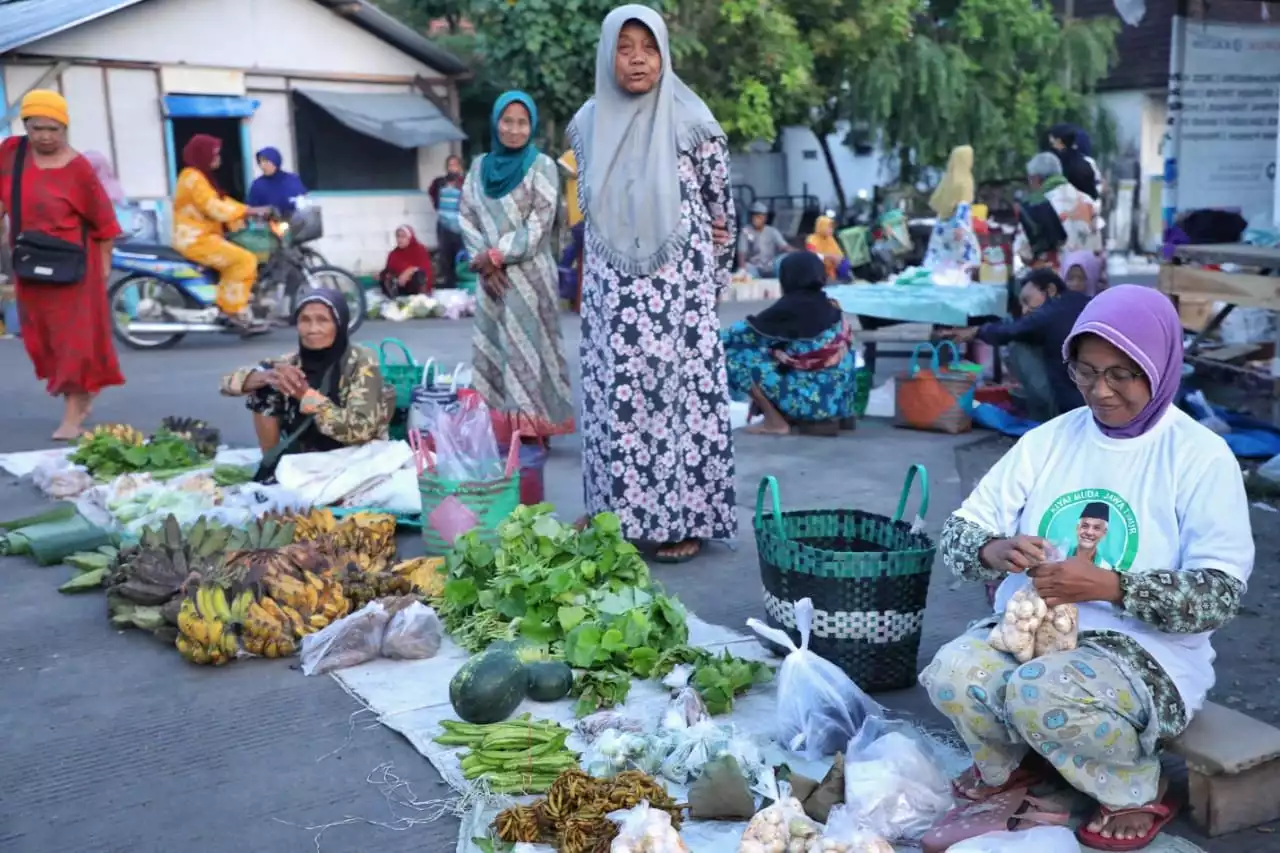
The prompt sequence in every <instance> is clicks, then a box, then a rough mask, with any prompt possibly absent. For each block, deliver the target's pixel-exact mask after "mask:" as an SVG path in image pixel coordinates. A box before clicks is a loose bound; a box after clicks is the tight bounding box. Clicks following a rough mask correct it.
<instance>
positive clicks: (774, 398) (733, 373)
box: [722, 320, 857, 423]
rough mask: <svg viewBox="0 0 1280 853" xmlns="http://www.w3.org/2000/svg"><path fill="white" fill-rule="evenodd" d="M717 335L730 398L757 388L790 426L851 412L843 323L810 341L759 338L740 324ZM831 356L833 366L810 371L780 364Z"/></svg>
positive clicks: (852, 357)
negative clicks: (830, 353) (721, 343)
mask: <svg viewBox="0 0 1280 853" xmlns="http://www.w3.org/2000/svg"><path fill="white" fill-rule="evenodd" d="M722 337H723V339H724V348H725V353H726V355H727V360H728V370H729V390H730V391H732V392H733V393H734V395H735V396H738V397H744V396H746V395H748V394H750V393H751V388H752V386H759V388H760V390H761V392H762V393H763V394H764V396H765V398H766V399H768V400H769V402H771V403H773V405H774V406H776V407H777V408H778V411H779V412H781V413H782V415H783V417H785V418H786V419H787V420H788V421H789V422H791V423H818V422H819V421H828V420H834V419H837V418H847V417H850V416H852V415H853V414H854V392H855V391H856V386H857V361H856V360H857V354H856V353H854V351H853V350H852V349H851V348H850V347H849V346H848V343H847V342H846V341H847V337H848V330H847V328H846V326H845V324H844V323H843V322H841V323H838V324H836V325H834V326H832V327H831V328H830V329H827V330H826V331H825V332H823V333H822V334H821V335H818V336H817V337H816V338H812V339H810V340H807V341H789V340H785V339H782V338H771V337H768V336H766V335H762V334H760V333H759V332H757V331H756V330H755V329H754V328H752V327H751V324H750V323H748V322H746V321H745V320H743V321H741V322H738V323H734V324H733V325H732V326H730V327H729V328H727V329H725V330H724V332H723V334H722ZM832 350H834V352H833V356H832V358H833V360H835V364H833V365H830V366H827V367H821V368H818V369H812V370H803V369H797V368H795V367H791V366H788V365H787V364H785V363H784V362H785V361H790V360H793V359H795V358H797V357H799V358H803V357H805V356H811V355H813V354H814V353H819V352H828V351H832Z"/></svg>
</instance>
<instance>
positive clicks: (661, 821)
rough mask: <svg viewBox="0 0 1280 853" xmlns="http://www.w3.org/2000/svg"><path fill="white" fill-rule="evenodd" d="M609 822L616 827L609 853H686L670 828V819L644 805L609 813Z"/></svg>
mask: <svg viewBox="0 0 1280 853" xmlns="http://www.w3.org/2000/svg"><path fill="white" fill-rule="evenodd" d="M609 820H611V821H613V822H614V823H616V824H618V834H617V836H615V837H614V839H613V843H612V844H610V845H609V853H689V848H688V846H686V845H685V843H684V842H683V841H681V840H680V833H679V832H676V828H675V827H674V826H672V825H671V815H669V814H667V813H666V812H664V811H662V810H661V809H655V808H650V807H649V804H648V803H647V802H644V801H641V802H640V803H639V804H637V805H636V806H635V808H630V809H625V810H623V811H618V812H613V813H611V814H610V815H609Z"/></svg>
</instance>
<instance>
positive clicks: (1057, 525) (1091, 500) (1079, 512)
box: [1039, 489, 1138, 572]
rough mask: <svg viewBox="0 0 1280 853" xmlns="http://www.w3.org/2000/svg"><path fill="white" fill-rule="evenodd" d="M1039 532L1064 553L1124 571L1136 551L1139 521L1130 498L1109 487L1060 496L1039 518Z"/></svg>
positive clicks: (1104, 567)
mask: <svg viewBox="0 0 1280 853" xmlns="http://www.w3.org/2000/svg"><path fill="white" fill-rule="evenodd" d="M1039 535H1040V536H1043V537H1044V538H1045V539H1048V540H1049V541H1050V542H1051V543H1052V544H1053V545H1054V546H1055V547H1056V548H1057V549H1058V550H1059V551H1061V552H1062V554H1063V555H1064V556H1067V557H1083V558H1085V559H1086V560H1089V561H1090V562H1092V563H1093V564H1094V565H1095V566H1098V567H1099V568H1102V569H1112V570H1114V571H1120V572H1127V571H1128V570H1129V569H1130V568H1132V567H1133V561H1134V558H1135V557H1137V555H1138V522H1137V518H1136V517H1135V515H1134V512H1133V509H1132V508H1131V507H1130V506H1129V502H1128V501H1126V500H1125V499H1124V498H1122V497H1121V496H1120V495H1118V494H1116V493H1115V492H1113V491H1110V490H1109V489H1077V490H1075V491H1073V492H1067V493H1066V494H1064V495H1061V496H1059V497H1058V498H1057V499H1056V500H1055V501H1053V503H1051V504H1049V508H1048V509H1047V510H1045V513H1044V515H1043V516H1041V518H1040V528H1039Z"/></svg>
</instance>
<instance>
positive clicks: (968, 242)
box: [923, 201, 982, 270]
mask: <svg viewBox="0 0 1280 853" xmlns="http://www.w3.org/2000/svg"><path fill="white" fill-rule="evenodd" d="M981 263H982V246H980V245H979V244H978V235H977V233H976V232H975V231H974V230H973V206H972V205H971V204H969V202H967V201H962V202H960V203H959V204H958V205H956V210H955V213H953V214H951V216H949V217H947V218H946V219H939V220H938V221H937V222H936V223H934V226H933V234H931V235H930V237H929V248H928V249H927V250H926V251H925V255H924V264H923V266H924V268H925V269H930V270H943V269H947V268H954V269H962V270H971V269H977V268H978V266H979V265H980V264H981Z"/></svg>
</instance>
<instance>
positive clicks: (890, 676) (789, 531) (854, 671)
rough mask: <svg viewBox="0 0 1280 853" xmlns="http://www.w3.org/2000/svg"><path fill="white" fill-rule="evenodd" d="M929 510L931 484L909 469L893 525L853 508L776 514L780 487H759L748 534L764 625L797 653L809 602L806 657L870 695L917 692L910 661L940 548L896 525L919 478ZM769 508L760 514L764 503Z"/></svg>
mask: <svg viewBox="0 0 1280 853" xmlns="http://www.w3.org/2000/svg"><path fill="white" fill-rule="evenodd" d="M917 473H918V474H919V475H920V493H921V495H920V509H919V511H918V512H917V514H916V516H917V518H921V519H922V518H923V517H924V515H925V513H926V512H928V510H929V475H928V472H927V471H925V469H924V466H922V465H912V466H911V467H910V468H909V469H908V470H907V477H906V482H905V483H904V484H903V486H902V494H901V496H900V497H899V499H898V509H897V512H895V513H894V514H893V517H892V518H889V517H887V516H883V515H877V514H875V513H869V512H864V511H862V510H856V509H818V510H800V511H791V512H783V511H782V505H781V503H782V502H781V498H780V497H779V494H778V482H777V480H775V479H774V478H773V477H765V478H764V479H763V480H761V481H760V489H759V492H758V493H757V497H756V514H755V521H754V524H753V527H754V529H755V535H756V549H757V550H758V551H759V556H760V576H761V580H762V581H763V582H764V609H765V614H766V621H767V622H768V624H769V625H770V626H772V627H774V628H778V629H781V630H784V631H787V632H788V633H789V634H790V635H791V637H792V638H793V639H794V640H795V641H796V643H797V645H798V644H799V635H798V634H797V632H796V630H795V628H796V624H795V602H797V601H800V600H801V599H804V598H808V599H810V600H811V601H812V602H813V607H814V612H813V632H812V634H811V635H810V638H809V648H810V649H811V650H812V651H813V652H814V653H815V654H818V655H820V656H822V657H823V658H826V659H827V660H829V661H831V662H832V663H834V664H836V665H837V666H839V667H840V668H841V669H842V670H844V672H845V673H847V674H848V676H849V677H850V678H852V679H853V680H854V682H855V683H857V685H858V686H859V687H861V688H862V689H863V690H865V691H867V692H875V691H878V690H897V689H901V688H904V687H909V686H911V685H912V684H914V683H915V680H916V673H917V672H918V671H919V670H918V669H917V661H916V658H917V657H918V656H919V652H920V635H921V629H922V628H923V626H924V611H925V603H926V598H927V596H928V592H929V577H930V574H931V572H932V568H933V558H934V554H935V553H936V552H937V547H936V546H935V544H934V543H933V541H932V540H931V539H930V538H929V537H928V536H926V535H924V534H923V533H921V532H918V531H917V530H916V529H915V527H914V525H913V524H911V523H908V522H906V521H903V520H902V515H903V512H904V511H905V510H906V507H907V498H908V497H909V495H910V493H911V484H912V483H913V482H914V481H915V477H916V474H917ZM766 496H768V497H769V499H770V506H769V508H768V509H766V504H765V498H766Z"/></svg>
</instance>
